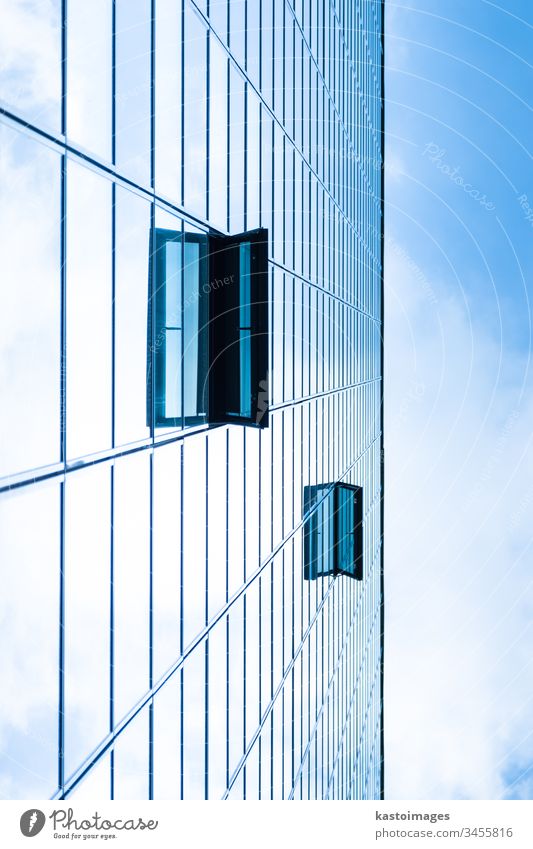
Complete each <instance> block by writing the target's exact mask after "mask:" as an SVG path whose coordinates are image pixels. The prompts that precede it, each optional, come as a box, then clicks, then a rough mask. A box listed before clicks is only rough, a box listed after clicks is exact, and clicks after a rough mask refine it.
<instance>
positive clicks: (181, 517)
mask: <svg viewBox="0 0 533 849" xmlns="http://www.w3.org/2000/svg"><path fill="white" fill-rule="evenodd" d="M179 452H180V519H179V521H180V656H181V655H183V613H184V606H183V526H184V521H183V495H184V487H183V472H184V462H183V459H184V458H183V444H182V445H180V449H179ZM183 686H184V674H183V666H182V667H181V669H180V798H181V799H183V798H184V792H183V791H184V774H183V756H184V737H183V708H184V701H183Z"/></svg>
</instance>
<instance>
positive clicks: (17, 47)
mask: <svg viewBox="0 0 533 849" xmlns="http://www.w3.org/2000/svg"><path fill="white" fill-rule="evenodd" d="M0 18H1V20H2V26H1V27H0V56H1V57H2V63H1V65H0V99H1V100H3V101H5V102H6V103H7V104H8V105H9V106H10V107H11V108H12V109H14V111H15V112H17V113H18V114H19V115H23V116H24V117H25V118H27V119H28V120H29V121H32V122H33V123H35V124H37V125H38V126H40V127H45V128H48V129H51V130H53V131H55V132H61V0H48V2H46V3H44V2H41V1H40V0H28V2H25V3H20V2H18V3H13V2H10V0H2V3H1V11H0Z"/></svg>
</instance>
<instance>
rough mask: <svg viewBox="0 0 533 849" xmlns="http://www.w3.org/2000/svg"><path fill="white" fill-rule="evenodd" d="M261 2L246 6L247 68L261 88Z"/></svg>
mask: <svg viewBox="0 0 533 849" xmlns="http://www.w3.org/2000/svg"><path fill="white" fill-rule="evenodd" d="M260 11H261V4H260V3H257V2H252V3H250V2H248V5H247V7H246V38H247V45H246V46H247V55H246V70H247V72H248V76H249V77H250V79H251V80H252V82H253V84H254V85H255V87H256V88H257V89H259V74H260V71H261V51H260V43H261V23H260Z"/></svg>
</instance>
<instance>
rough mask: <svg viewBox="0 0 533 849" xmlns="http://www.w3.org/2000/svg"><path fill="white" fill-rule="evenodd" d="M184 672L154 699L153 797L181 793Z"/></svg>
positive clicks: (173, 797) (175, 676) (173, 679)
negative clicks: (182, 689)
mask: <svg viewBox="0 0 533 849" xmlns="http://www.w3.org/2000/svg"><path fill="white" fill-rule="evenodd" d="M180 693H181V675H180V673H179V672H177V673H176V674H175V675H173V677H172V678H171V679H170V680H169V681H167V683H166V684H165V685H164V687H163V688H162V689H161V690H160V691H159V692H158V694H157V696H156V697H155V699H154V764H153V770H154V799H173V800H176V799H179V798H180V796H181V737H182V730H181V704H180V701H181V700H180Z"/></svg>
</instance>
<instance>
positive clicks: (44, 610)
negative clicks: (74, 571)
mask: <svg viewBox="0 0 533 849" xmlns="http://www.w3.org/2000/svg"><path fill="white" fill-rule="evenodd" d="M59 546H60V490H59V486H58V485H57V484H55V483H54V484H52V485H50V484H49V485H47V486H40V487H35V488H25V489H24V490H22V491H21V492H17V493H13V494H12V495H11V496H9V497H6V496H2V497H0V564H1V565H0V573H1V576H2V586H3V592H2V596H1V601H0V616H1V621H2V627H3V629H4V635H3V639H2V652H1V653H0V674H1V676H2V696H1V699H0V746H1V749H2V759H1V762H2V765H1V767H0V788H1V796H2V798H3V799H24V798H32V799H42V798H47V797H49V796H50V795H51V794H52V793H54V792H55V789H56V787H57V785H58V774H59V772H58V755H59V741H58V709H59V704H58V694H59V668H58V663H57V659H58V656H59V624H60V623H59V593H60V573H59ZM13 705H15V706H16V709H15V710H14V709H13Z"/></svg>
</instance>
